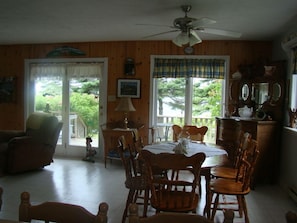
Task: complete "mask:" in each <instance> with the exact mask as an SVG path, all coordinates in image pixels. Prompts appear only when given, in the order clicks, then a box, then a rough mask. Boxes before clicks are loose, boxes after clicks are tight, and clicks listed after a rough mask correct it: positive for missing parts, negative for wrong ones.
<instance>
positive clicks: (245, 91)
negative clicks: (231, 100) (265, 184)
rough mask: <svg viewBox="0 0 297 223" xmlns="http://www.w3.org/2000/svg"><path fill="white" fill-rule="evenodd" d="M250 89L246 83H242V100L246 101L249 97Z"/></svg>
mask: <svg viewBox="0 0 297 223" xmlns="http://www.w3.org/2000/svg"><path fill="white" fill-rule="evenodd" d="M249 95H250V89H249V86H248V85H247V84H244V85H243V86H242V88H241V98H242V100H243V101H246V100H247V99H248V98H249Z"/></svg>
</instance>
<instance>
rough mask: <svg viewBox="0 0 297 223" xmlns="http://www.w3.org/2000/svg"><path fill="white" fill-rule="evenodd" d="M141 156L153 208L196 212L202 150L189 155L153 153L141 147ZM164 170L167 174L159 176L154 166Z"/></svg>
mask: <svg viewBox="0 0 297 223" xmlns="http://www.w3.org/2000/svg"><path fill="white" fill-rule="evenodd" d="M140 158H141V159H142V160H143V161H144V166H145V168H146V174H147V177H148V183H149V185H150V190H151V198H150V204H151V206H152V207H153V208H155V209H156V212H157V213H158V212H161V211H165V212H193V213H196V209H197V205H198V201H199V198H200V196H199V192H198V189H199V188H198V185H199V179H200V170H201V165H202V163H203V161H204V160H205V154H204V153H196V154H194V155H192V156H190V157H188V156H185V155H184V154H173V153H159V154H154V153H151V152H150V151H148V150H142V151H141V153H140ZM156 169H158V170H163V171H164V172H166V173H167V177H163V178H161V177H160V176H159V175H156V174H155V173H154V170H156Z"/></svg>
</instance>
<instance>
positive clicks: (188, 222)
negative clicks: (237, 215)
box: [129, 203, 234, 223]
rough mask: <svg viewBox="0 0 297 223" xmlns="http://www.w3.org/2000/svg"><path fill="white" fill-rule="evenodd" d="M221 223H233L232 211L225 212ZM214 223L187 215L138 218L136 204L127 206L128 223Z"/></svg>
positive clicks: (173, 214)
mask: <svg viewBox="0 0 297 223" xmlns="http://www.w3.org/2000/svg"><path fill="white" fill-rule="evenodd" d="M224 216H225V217H224V222H223V223H233V219H234V213H233V211H232V210H226V211H225V213H224ZM165 222H170V223H181V222H185V223H214V222H213V221H211V220H209V219H207V218H206V217H204V216H200V215H197V214H189V213H158V214H155V215H152V216H150V217H147V218H140V217H139V215H138V206H137V204H134V203H133V204H131V205H130V206H129V223H165Z"/></svg>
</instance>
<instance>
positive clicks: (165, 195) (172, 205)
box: [151, 191, 199, 212]
mask: <svg viewBox="0 0 297 223" xmlns="http://www.w3.org/2000/svg"><path fill="white" fill-rule="evenodd" d="M157 194H158V197H159V200H158V201H156V200H154V199H153V198H151V205H152V207H154V208H156V207H157V208H158V210H159V211H167V212H168V211H172V212H189V211H193V210H195V209H196V208H197V206H198V201H199V196H198V194H195V195H194V197H193V195H192V193H190V192H181V191H163V192H162V193H161V194H159V193H157Z"/></svg>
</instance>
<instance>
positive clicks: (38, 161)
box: [0, 112, 63, 175]
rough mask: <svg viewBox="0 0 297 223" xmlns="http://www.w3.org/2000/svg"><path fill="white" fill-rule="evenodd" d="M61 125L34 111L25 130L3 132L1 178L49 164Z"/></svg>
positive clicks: (1, 133) (56, 120)
mask: <svg viewBox="0 0 297 223" xmlns="http://www.w3.org/2000/svg"><path fill="white" fill-rule="evenodd" d="M62 125H63V123H62V122H59V121H58V119H57V117H56V116H53V115H51V114H49V113H43V112H34V113H32V114H31V115H30V116H29V117H28V119H27V121H26V131H13V130H6V131H3V130H0V175H1V171H2V172H3V173H5V172H7V173H18V172H24V171H28V170H33V169H38V168H42V167H44V166H47V165H50V164H51V163H52V162H53V155H54V153H55V148H56V145H57V141H58V138H59V134H60V131H61V128H62Z"/></svg>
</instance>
